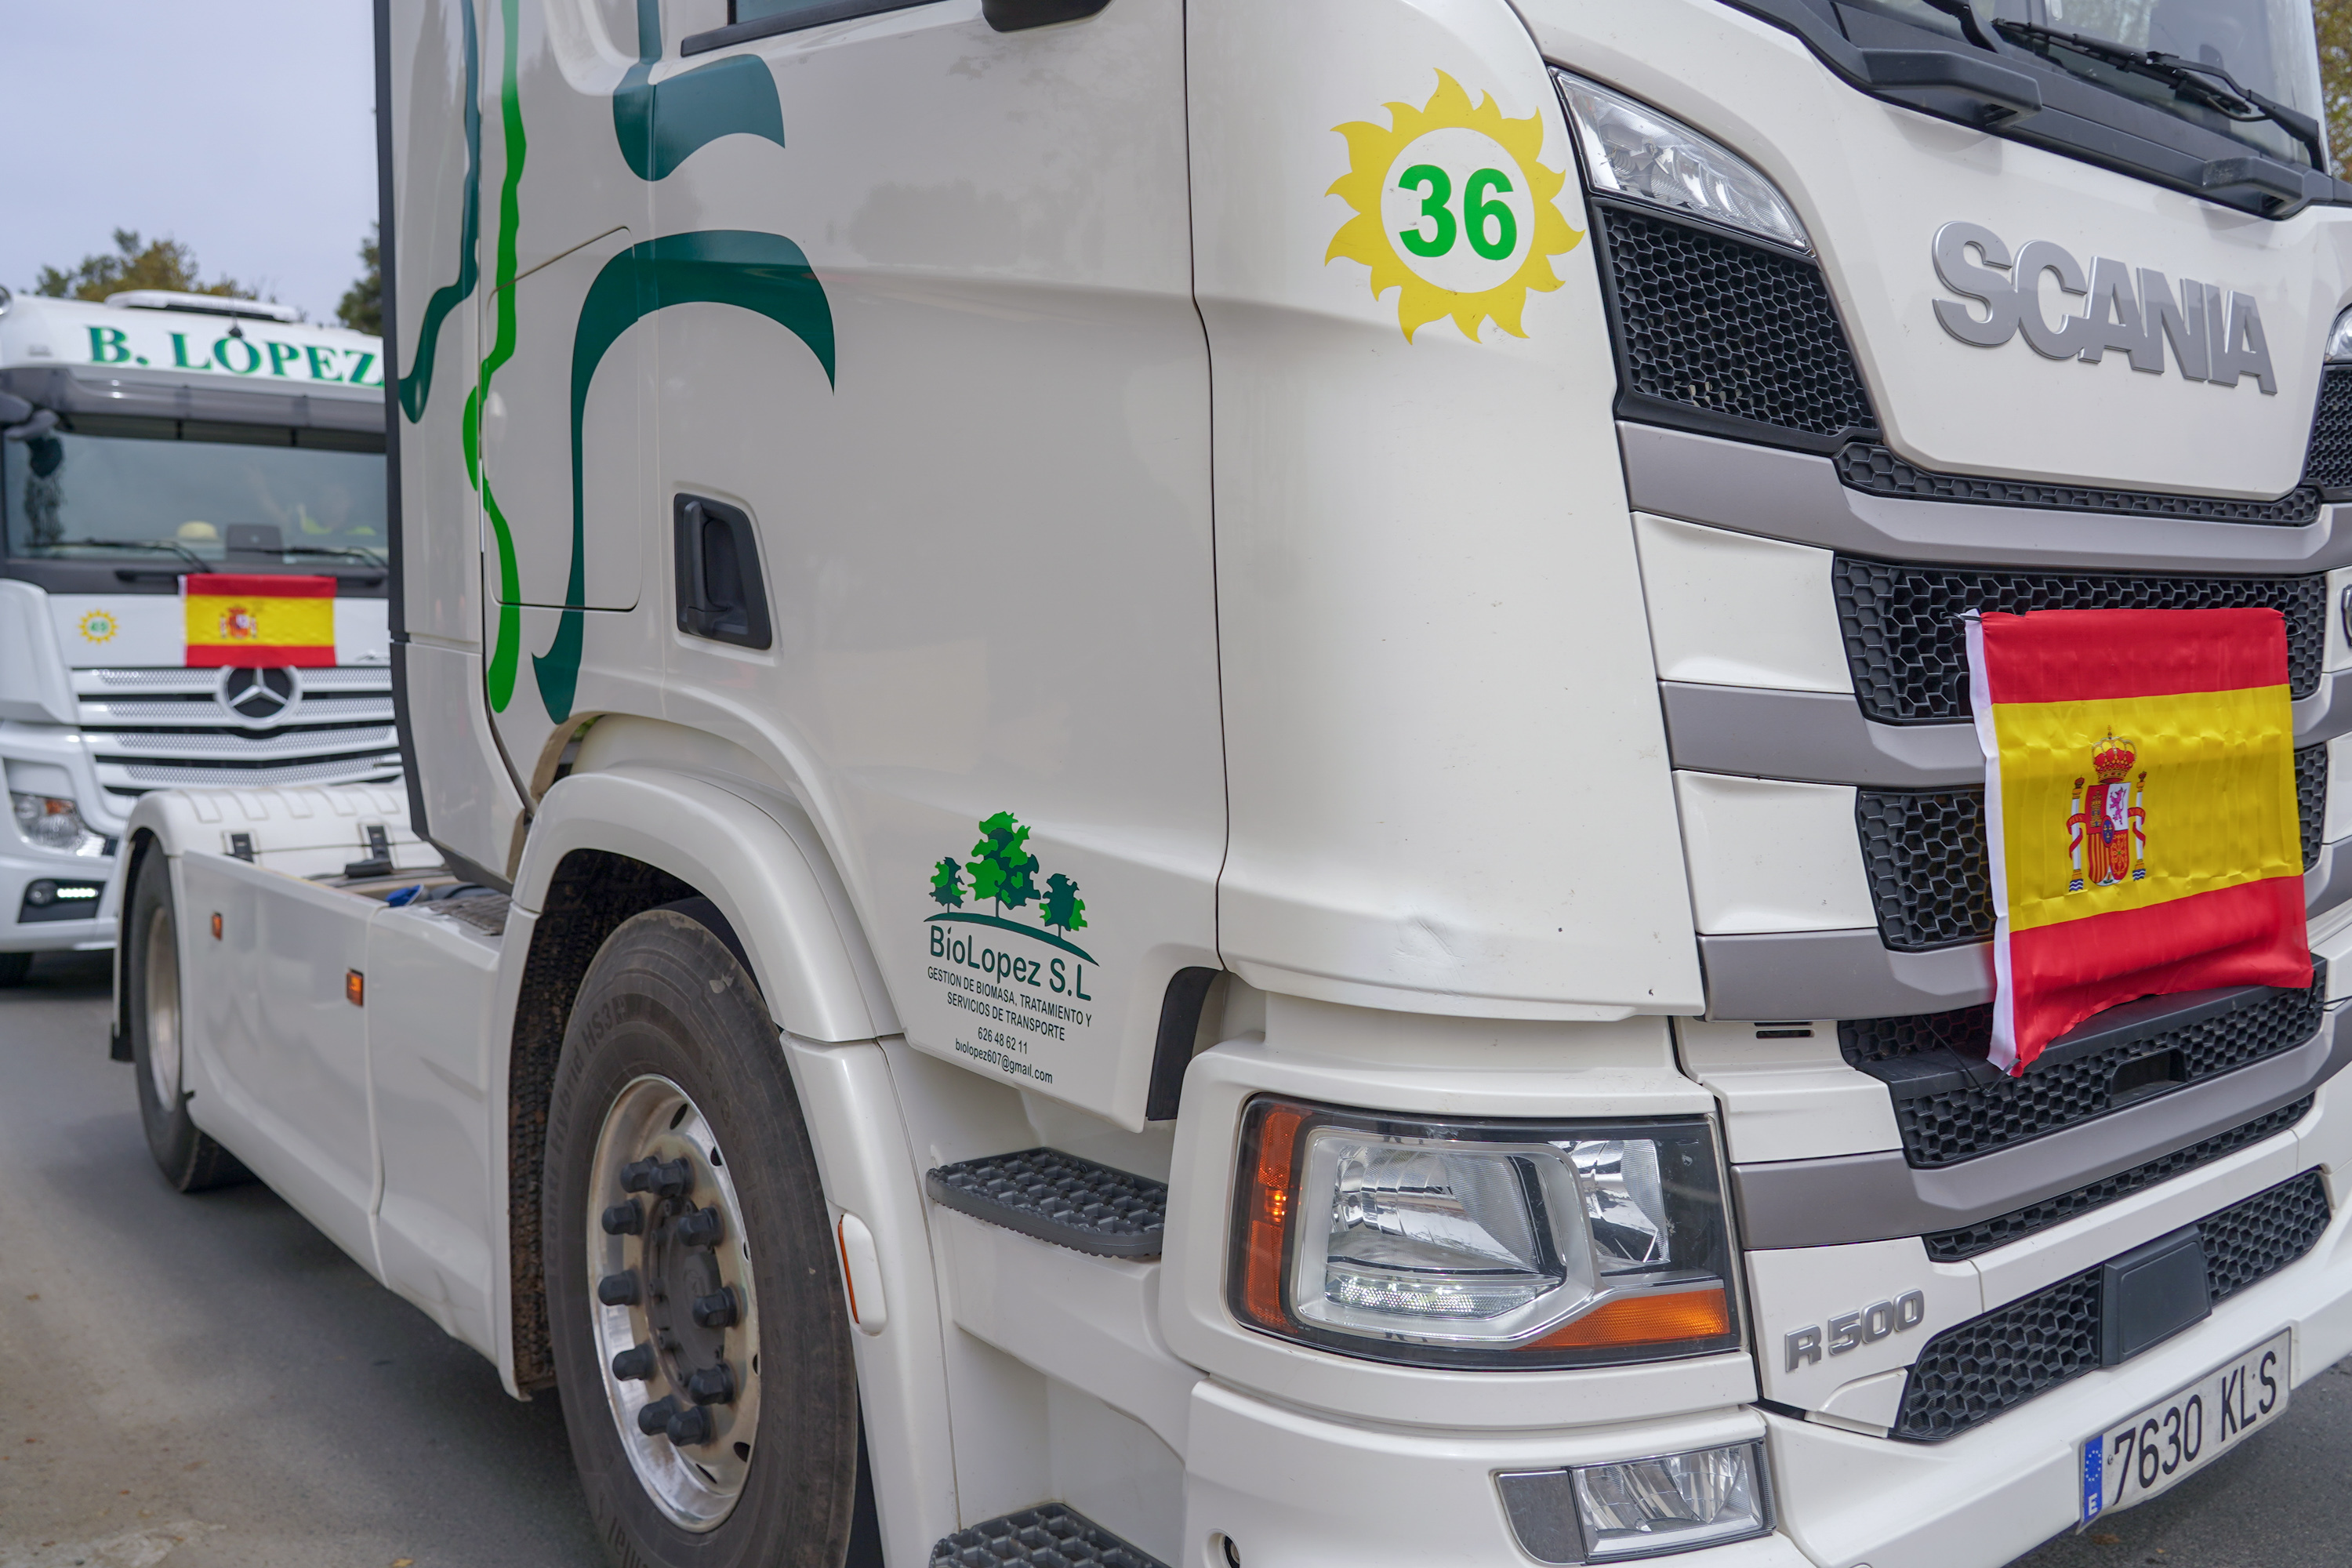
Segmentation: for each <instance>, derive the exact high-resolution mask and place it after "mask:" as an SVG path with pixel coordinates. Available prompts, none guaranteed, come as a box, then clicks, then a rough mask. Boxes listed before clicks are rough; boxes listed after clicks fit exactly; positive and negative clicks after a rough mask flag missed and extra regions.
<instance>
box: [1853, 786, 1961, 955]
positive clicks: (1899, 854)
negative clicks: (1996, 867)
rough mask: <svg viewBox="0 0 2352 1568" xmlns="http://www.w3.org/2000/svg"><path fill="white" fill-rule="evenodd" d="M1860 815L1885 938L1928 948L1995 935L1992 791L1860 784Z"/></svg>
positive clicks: (1911, 948) (1913, 948) (1895, 945)
mask: <svg viewBox="0 0 2352 1568" xmlns="http://www.w3.org/2000/svg"><path fill="white" fill-rule="evenodd" d="M1853 820H1854V826H1855V829H1856V830H1857V831H1858V832H1859V833H1860V834H1861V835H1862V865H1863V870H1864V874H1865V875H1867V876H1868V877H1869V879H1870V904H1871V908H1872V910H1874V911H1875V912H1876V914H1877V916H1878V938H1879V940H1880V941H1881V942H1885V944H1886V945H1887V946H1888V947H1889V948H1891V949H1893V950H1894V951H1895V952H1932V951H1933V950H1935V949H1937V948H1939V947H1957V946H1958V945H1959V944H1960V943H1962V942H1983V941H1985V940H1986V939H1988V938H1990V936H1991V935H1992V928H1993V908H1992V860H1991V858H1990V852H1989V851H1988V850H1987V848H1986V847H1985V846H1986V840H1985V813H1984V791H1982V790H1980V789H1953V790H1935V791H1912V790H1869V789H1865V790H1857V791H1855V792H1854V797H1853Z"/></svg>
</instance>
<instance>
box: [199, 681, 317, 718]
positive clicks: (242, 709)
mask: <svg viewBox="0 0 2352 1568" xmlns="http://www.w3.org/2000/svg"><path fill="white" fill-rule="evenodd" d="M213 695H214V700H215V701H217V702H219V703H220V705H221V707H222V708H223V709H224V710H226V712H227V713H228V714H229V715H230V716H231V717H232V718H236V719H242V720H244V721H246V722H247V723H248V724H278V723H282V722H284V721H285V720H286V718H287V716H288V715H289V713H291V712H292V711H293V710H294V704H296V703H297V702H299V701H300V700H302V682H301V679H300V678H299V676H297V675H296V674H295V673H294V672H293V671H292V670H291V669H224V670H222V671H221V680H220V689H218V690H217V691H215V693H214V694H213Z"/></svg>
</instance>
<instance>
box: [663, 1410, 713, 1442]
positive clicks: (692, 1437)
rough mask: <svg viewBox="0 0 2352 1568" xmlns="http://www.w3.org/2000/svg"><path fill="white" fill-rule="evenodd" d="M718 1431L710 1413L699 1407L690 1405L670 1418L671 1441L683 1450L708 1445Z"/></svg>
mask: <svg viewBox="0 0 2352 1568" xmlns="http://www.w3.org/2000/svg"><path fill="white" fill-rule="evenodd" d="M717 1431H718V1424H717V1423H716V1422H714V1421H712V1420H711V1419H710V1412H709V1411H708V1410H705V1409H704V1408H703V1407H702V1406H701V1405H688V1406H687V1407H686V1408H685V1409H683V1410H681V1411H679V1412H678V1413H677V1415H673V1416H671V1417H670V1418H669V1440H670V1441H671V1442H673V1443H675V1444H677V1446H678V1447H681V1448H685V1447H692V1446H693V1445H695V1444H697V1443H708V1442H709V1441H710V1439H711V1437H712V1436H713V1435H714V1434H715V1433H716V1432H717Z"/></svg>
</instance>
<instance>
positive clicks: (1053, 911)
mask: <svg viewBox="0 0 2352 1568" xmlns="http://www.w3.org/2000/svg"><path fill="white" fill-rule="evenodd" d="M1042 912H1043V913H1044V915H1045V923H1046V924H1047V925H1049V926H1052V927H1053V928H1054V929H1055V931H1060V932H1061V933H1062V934H1063V935H1065V936H1067V935H1068V934H1069V933H1070V932H1072V931H1083V930H1085V929H1086V923H1087V901H1086V900H1084V899H1082V898H1080V897H1078V885H1077V884H1076V882H1073V881H1071V880H1070V879H1068V878H1067V877H1065V876H1063V875H1062V874H1061V873H1060V872H1059V871H1056V872H1055V873H1054V874H1053V875H1052V876H1050V877H1048V878H1046V879H1045V910H1043V911H1042Z"/></svg>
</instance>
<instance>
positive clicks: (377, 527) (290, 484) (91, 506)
mask: <svg viewBox="0 0 2352 1568" xmlns="http://www.w3.org/2000/svg"><path fill="white" fill-rule="evenodd" d="M0 517H5V526H6V539H7V548H8V553H9V554H11V555H16V556H30V557H34V558H36V559H47V560H97V559H111V560H116V561H122V560H125V559H126V558H127V557H130V556H149V557H152V558H153V559H154V560H155V561H156V562H157V563H159V564H161V565H164V566H171V565H173V564H176V565H177V566H178V567H180V568H182V569H185V570H217V569H223V568H224V567H226V568H228V569H238V568H246V569H250V568H254V567H263V568H266V567H268V566H269V565H272V564H279V565H302V564H311V563H315V564H318V565H321V566H324V565H328V564H331V563H334V562H335V561H337V560H339V559H342V560H350V561H352V562H364V563H369V564H373V565H382V564H383V560H384V551H385V542H386V537H387V535H386V530H385V527H384V485H383V437H382V436H380V435H377V434H374V433H373V432H362V431H341V430H300V429H288V428H285V427H283V426H260V425H225V424H208V423H205V422H202V421H198V420H194V419H136V418H125V417H118V416H89V415H77V416H72V417H71V418H69V419H68V420H67V421H66V422H65V423H64V424H62V425H61V426H58V428H57V429H54V430H51V431H49V432H48V433H47V434H45V435H40V436H36V437H32V438H31V439H29V440H16V441H8V442H5V443H0Z"/></svg>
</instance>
